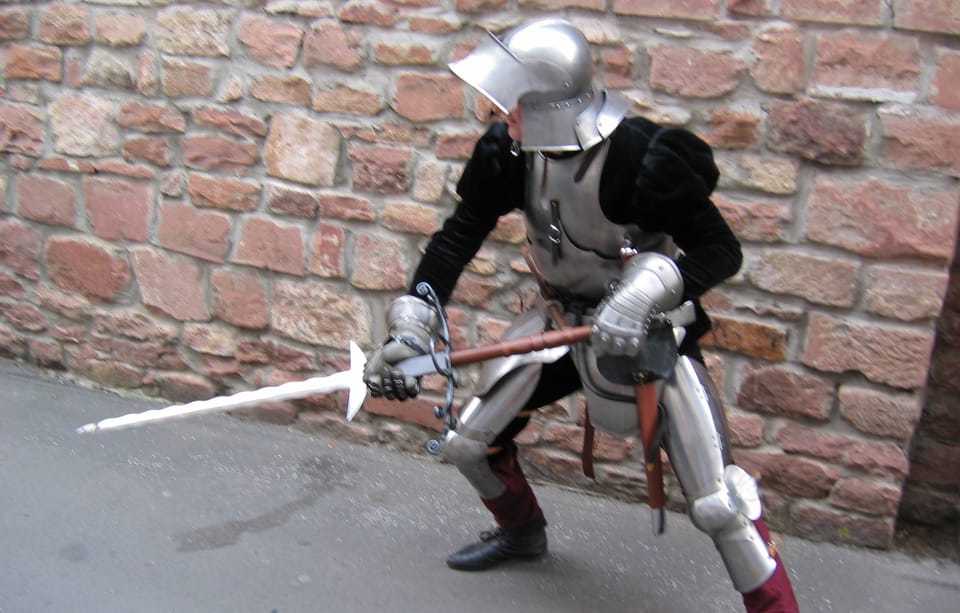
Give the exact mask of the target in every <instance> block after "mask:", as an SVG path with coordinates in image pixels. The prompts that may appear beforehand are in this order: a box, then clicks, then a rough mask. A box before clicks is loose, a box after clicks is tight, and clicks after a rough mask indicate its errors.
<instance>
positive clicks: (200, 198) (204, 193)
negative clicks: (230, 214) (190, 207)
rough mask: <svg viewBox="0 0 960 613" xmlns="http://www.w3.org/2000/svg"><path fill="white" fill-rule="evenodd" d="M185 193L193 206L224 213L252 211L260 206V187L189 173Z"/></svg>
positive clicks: (233, 180)
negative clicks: (218, 210)
mask: <svg viewBox="0 0 960 613" xmlns="http://www.w3.org/2000/svg"><path fill="white" fill-rule="evenodd" d="M187 192H188V193H189V194H190V200H191V201H192V202H193V204H194V205H196V206H200V207H210V208H214V209H222V210H225V211H245V212H249V211H253V210H255V209H256V208H257V207H258V206H259V205H260V185H259V184H258V183H251V182H247V181H241V180H238V179H221V178H218V177H214V176H210V175H204V174H200V173H196V172H191V173H190V174H189V176H188V177H187Z"/></svg>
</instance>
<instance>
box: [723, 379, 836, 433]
mask: <svg viewBox="0 0 960 613" xmlns="http://www.w3.org/2000/svg"><path fill="white" fill-rule="evenodd" d="M833 396H834V384H833V382H832V381H830V380H828V379H824V378H822V377H817V376H814V375H809V374H805V373H802V372H797V371H796V370H789V369H787V368H784V367H781V366H750V367H748V368H747V370H746V372H745V373H744V376H743V383H741V385H740V389H739V392H738V394H737V404H738V405H739V406H740V407H742V408H745V409H751V410H755V411H762V412H764V413H773V414H777V415H786V416H789V417H802V418H810V419H815V420H818V421H825V420H827V419H829V417H830V411H831V408H832V406H833Z"/></svg>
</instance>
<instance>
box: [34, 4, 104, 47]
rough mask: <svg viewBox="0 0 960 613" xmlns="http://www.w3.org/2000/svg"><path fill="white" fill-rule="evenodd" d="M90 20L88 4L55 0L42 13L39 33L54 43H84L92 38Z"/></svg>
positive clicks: (42, 37) (41, 37)
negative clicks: (55, 0)
mask: <svg viewBox="0 0 960 613" xmlns="http://www.w3.org/2000/svg"><path fill="white" fill-rule="evenodd" d="M89 20H90V10H89V8H87V6H86V5H83V4H71V3H66V2H54V3H53V4H51V5H49V6H48V7H46V8H45V9H44V10H43V12H42V13H41V14H40V22H39V24H38V26H37V35H38V36H39V38H40V40H42V41H43V42H46V43H51V44H54V45H83V44H86V43H88V42H90V41H91V40H92V36H91V35H90V26H89V23H88V22H89Z"/></svg>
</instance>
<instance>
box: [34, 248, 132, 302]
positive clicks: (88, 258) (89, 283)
mask: <svg viewBox="0 0 960 613" xmlns="http://www.w3.org/2000/svg"><path fill="white" fill-rule="evenodd" d="M44 262H45V263H46V267H47V274H48V275H49V276H50V279H51V280H52V281H53V282H54V283H56V285H57V287H59V288H61V289H62V290H64V291H67V292H76V293H79V294H82V295H83V296H86V297H87V298H90V299H95V300H101V301H112V300H114V299H116V298H117V297H118V295H119V294H120V292H121V291H123V290H124V289H125V288H126V287H127V286H128V285H129V283H130V266H129V264H128V263H127V260H126V258H125V257H123V256H122V255H120V254H119V252H117V251H115V250H111V249H109V248H106V247H104V246H101V245H100V244H98V243H94V242H92V241H88V240H85V239H73V238H64V237H54V238H51V239H49V240H48V241H47V244H46V247H45V249H44Z"/></svg>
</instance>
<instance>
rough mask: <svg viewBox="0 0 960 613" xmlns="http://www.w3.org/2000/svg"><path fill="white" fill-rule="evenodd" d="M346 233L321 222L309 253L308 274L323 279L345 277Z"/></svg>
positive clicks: (339, 228)
mask: <svg viewBox="0 0 960 613" xmlns="http://www.w3.org/2000/svg"><path fill="white" fill-rule="evenodd" d="M346 242H347V233H346V231H345V230H344V229H343V227H342V226H339V225H337V224H332V223H327V222H321V223H320V224H319V226H318V227H317V232H316V235H315V236H314V238H313V248H312V250H311V253H310V272H311V273H313V274H315V275H318V276H320V277H325V278H328V279H329V278H338V279H343V278H345V277H346V274H347V268H346V254H345V252H344V249H345V246H346Z"/></svg>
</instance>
